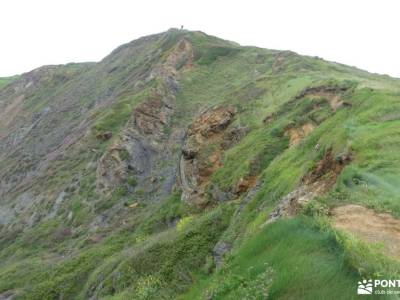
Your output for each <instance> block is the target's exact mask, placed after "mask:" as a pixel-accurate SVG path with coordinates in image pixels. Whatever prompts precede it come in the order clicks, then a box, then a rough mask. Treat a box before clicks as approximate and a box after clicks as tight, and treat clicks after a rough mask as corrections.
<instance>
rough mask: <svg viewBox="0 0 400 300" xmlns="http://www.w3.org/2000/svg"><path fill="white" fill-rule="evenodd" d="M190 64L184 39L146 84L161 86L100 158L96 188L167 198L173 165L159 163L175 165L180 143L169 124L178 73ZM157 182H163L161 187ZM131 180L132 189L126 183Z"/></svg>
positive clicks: (174, 166) (102, 190) (174, 171)
mask: <svg viewBox="0 0 400 300" xmlns="http://www.w3.org/2000/svg"><path fill="white" fill-rule="evenodd" d="M192 62H193V49H192V45H191V44H190V42H188V41H187V40H185V39H183V40H181V41H180V42H179V43H178V44H177V46H176V47H175V49H174V50H173V51H172V52H171V53H170V54H169V56H168V57H167V58H166V59H165V61H164V62H163V63H162V64H161V65H159V66H157V67H156V68H155V69H154V70H153V71H152V72H151V74H150V75H149V78H148V79H147V80H156V81H158V82H160V84H159V85H158V86H157V87H156V88H154V89H152V90H151V91H150V93H149V95H148V97H147V99H146V100H145V101H144V102H142V103H141V104H140V105H138V106H137V107H136V108H135V109H134V111H133V114H132V117H131V119H130V120H129V121H128V123H127V124H126V126H125V129H124V130H123V133H122V134H121V136H119V137H117V138H116V139H115V140H114V141H113V142H112V144H111V146H110V147H109V149H108V151H106V153H105V154H104V155H103V156H102V157H101V159H100V161H99V164H98V168H97V188H98V190H99V191H101V192H103V193H110V192H111V191H112V190H114V189H115V188H116V187H118V186H121V185H123V186H127V188H128V189H132V188H135V187H137V188H139V189H141V190H143V191H145V192H148V193H151V192H153V191H158V192H159V193H161V194H163V195H164V194H168V193H170V192H171V189H172V187H173V185H174V182H175V174H176V165H175V164H171V165H170V166H169V167H166V168H162V167H160V166H158V165H159V164H161V162H162V161H172V162H173V161H176V160H177V156H176V153H173V150H172V149H173V146H175V145H176V144H179V143H180V139H181V136H180V134H179V130H178V131H177V130H171V133H170V134H167V133H166V128H167V127H169V126H170V120H171V117H172V115H173V114H174V111H175V110H174V105H175V103H174V102H175V95H176V93H177V92H178V91H179V83H178V75H179V70H178V67H179V69H180V70H181V71H183V70H184V69H186V68H189V67H190V66H191V64H192ZM157 178H163V179H164V181H163V183H162V184H163V187H160V186H159V184H161V183H159V182H157ZM130 180H134V182H135V186H130V185H129V181H130Z"/></svg>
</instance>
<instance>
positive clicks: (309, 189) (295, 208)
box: [267, 151, 351, 223]
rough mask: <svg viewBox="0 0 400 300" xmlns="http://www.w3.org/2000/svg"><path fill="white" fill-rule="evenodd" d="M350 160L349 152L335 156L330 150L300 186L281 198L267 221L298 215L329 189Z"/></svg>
mask: <svg viewBox="0 0 400 300" xmlns="http://www.w3.org/2000/svg"><path fill="white" fill-rule="evenodd" d="M350 160H351V156H350V154H348V153H344V154H342V155H340V156H337V157H334V155H333V152H332V151H328V152H327V153H326V154H325V156H324V158H323V159H322V160H320V161H319V162H318V163H317V165H316V166H315V167H314V168H313V170H311V172H310V173H308V174H307V175H306V176H304V177H303V179H302V183H301V184H300V186H298V187H297V188H296V189H295V190H294V191H292V192H291V193H289V194H287V195H286V196H284V197H283V198H282V199H281V200H280V203H279V204H278V206H277V207H276V208H275V209H274V210H273V211H272V212H271V214H270V215H269V219H268V221H267V223H269V222H273V221H275V220H277V219H279V218H282V217H290V216H294V215H296V214H297V213H298V212H299V210H300V209H301V208H302V207H303V206H304V205H305V204H307V203H308V202H309V201H310V200H312V199H313V198H314V197H316V196H319V195H322V194H324V193H326V192H327V191H329V190H330V189H331V188H332V187H333V186H334V184H335V183H336V179H337V177H338V176H339V174H340V173H341V172H342V170H343V168H344V167H345V166H346V165H347V164H348V163H349V162H350Z"/></svg>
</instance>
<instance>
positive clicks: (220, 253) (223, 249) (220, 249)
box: [213, 241, 232, 267]
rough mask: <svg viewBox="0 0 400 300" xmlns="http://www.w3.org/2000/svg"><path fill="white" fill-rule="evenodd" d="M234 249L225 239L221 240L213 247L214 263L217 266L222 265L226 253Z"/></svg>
mask: <svg viewBox="0 0 400 300" xmlns="http://www.w3.org/2000/svg"><path fill="white" fill-rule="evenodd" d="M231 249H232V244H231V243H228V242H224V241H219V242H218V243H217V244H216V245H215V247H214V249H213V257H214V263H215V265H216V266H217V267H220V266H221V265H222V263H223V258H224V256H225V254H226V253H228V252H229V251H231Z"/></svg>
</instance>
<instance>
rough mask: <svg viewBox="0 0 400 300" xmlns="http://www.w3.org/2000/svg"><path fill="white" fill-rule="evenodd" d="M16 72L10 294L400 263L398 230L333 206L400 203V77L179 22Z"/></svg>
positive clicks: (299, 295) (213, 294) (4, 235)
mask: <svg viewBox="0 0 400 300" xmlns="http://www.w3.org/2000/svg"><path fill="white" fill-rule="evenodd" d="M6 81H7V79H1V80H0V109H1V110H2V111H4V112H5V113H4V114H3V115H1V113H0V117H1V118H0V144H1V145H0V199H1V200H0V209H1V212H0V295H1V296H3V295H14V296H15V299H265V298H266V297H269V298H271V299H356V298H357V294H356V289H357V282H358V281H359V280H360V279H362V278H397V277H398V275H399V273H400V264H399V261H398V259H399V257H398V256H397V257H396V256H393V255H392V254H391V253H393V252H390V251H389V252H388V251H387V249H388V248H390V249H395V250H396V249H399V250H400V248H397V247H399V246H400V244H397V243H396V241H397V236H396V235H395V230H392V231H389V229H390V228H389V229H388V228H385V229H384V230H386V231H388V232H389V233H388V234H392V233H393V239H389V240H388V241H382V240H381V239H379V236H377V237H376V239H375V240H371V239H368V238H365V234H364V233H363V232H362V230H361V229H360V232H361V233H360V234H358V233H359V232H358V231H357V230H358V229H357V230H353V229H354V228H353V227H351V226H350V225H352V226H353V224H350V225H349V224H347V223H346V224H342V223H340V222H342V221H341V220H342V219H343V218H341V217H343V216H342V215H340V216H337V215H336V214H335V208H338V207H347V206H346V205H349V204H352V205H358V206H362V207H364V208H366V209H369V210H368V211H370V212H371V214H374V216H376V217H377V218H380V217H381V215H379V213H382V212H384V213H387V215H385V218H389V217H390V218H393V220H397V218H399V217H400V198H399V197H400V196H399V195H400V193H399V188H398V187H399V186H400V182H399V178H400V154H399V153H400V151H398V150H399V149H400V129H399V128H400V126H399V125H400V115H399V114H398V113H397V111H399V108H400V81H399V80H397V79H392V78H389V77H387V76H380V75H373V74H370V73H367V72H365V71H362V70H358V69H355V68H351V67H348V66H344V65H340V64H337V63H331V62H326V61H324V60H321V59H318V58H313V57H304V56H300V55H297V54H295V53H292V52H288V51H277V50H266V49H260V48H256V47H242V46H239V45H237V44H235V43H232V42H229V41H224V40H221V39H218V38H216V37H212V36H208V35H206V34H204V33H201V32H188V31H183V30H182V31H180V30H169V31H168V32H165V33H161V34H157V35H153V36H149V37H144V38H141V39H139V40H136V41H133V42H131V43H129V44H126V45H123V46H121V47H119V48H118V49H116V50H115V51H113V52H112V53H111V54H110V55H109V56H107V57H106V58H105V59H104V60H102V61H101V62H99V63H89V64H72V65H66V66H55V67H44V68H41V69H38V70H35V71H33V72H30V73H27V74H24V75H22V76H21V77H19V78H17V79H14V80H13V81H12V82H11V83H10V84H9V85H7V86H6ZM228 108H229V109H228ZM224 109H225V110H224ZM227 111H228V112H229V114H228V113H227ZM191 189H194V190H195V191H193V190H191ZM288 195H289V196H288ZM287 199H292V200H291V202H290V201H289V202H288V201H286V202H285V200H287ZM287 203H289V204H287ZM285 205H289V207H286V206H285ZM358 206H356V207H358ZM350 208H351V207H350ZM350 208H349V209H350ZM362 217H363V216H362V215H360V218H362ZM393 222H396V221H393ZM339 225H342V227H340V226H339ZM345 225H346V226H348V227H346V226H345ZM343 226H344V227H343ZM371 226H374V224H372V225H371ZM339 227H340V228H350V229H349V230H347V231H346V230H344V231H343V230H342V229H340V228H339ZM352 230H353V231H352ZM371 230H374V228H371ZM386 231H385V232H386ZM386 242H387V243H388V244H385V243H386ZM1 296H0V298H1ZM375 296H376V295H375ZM393 297H394V296H393ZM382 298H385V296H382ZM387 298H389V296H387ZM13 299H14V298H13Z"/></svg>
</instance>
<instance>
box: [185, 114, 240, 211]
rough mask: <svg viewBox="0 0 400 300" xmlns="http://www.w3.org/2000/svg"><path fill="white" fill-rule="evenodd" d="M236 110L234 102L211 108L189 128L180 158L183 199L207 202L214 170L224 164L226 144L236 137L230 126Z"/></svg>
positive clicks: (197, 202)
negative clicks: (223, 157)
mask: <svg viewBox="0 0 400 300" xmlns="http://www.w3.org/2000/svg"><path fill="white" fill-rule="evenodd" d="M235 114H236V109H235V108H234V107H231V106H227V107H218V108H213V109H208V110H206V111H204V112H202V113H201V114H200V116H199V117H198V118H197V119H196V120H195V121H194V122H193V123H192V125H191V126H190V127H189V128H188V130H187V133H186V138H185V142H184V145H183V147H182V156H181V160H180V183H181V185H182V190H183V193H182V200H184V201H189V202H191V203H195V204H198V205H204V204H205V203H206V201H207V199H206V197H205V189H206V187H207V184H208V183H209V180H210V177H211V175H212V173H213V172H214V171H215V170H217V169H218V168H220V167H221V166H222V161H221V155H222V152H223V147H224V146H225V147H227V145H229V146H230V144H233V141H232V140H229V137H232V136H235V137H236V135H235V134H232V130H227V128H228V126H229V125H230V124H231V123H232V121H233V117H234V115H235ZM226 140H229V141H230V142H229V143H227V142H226Z"/></svg>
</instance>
